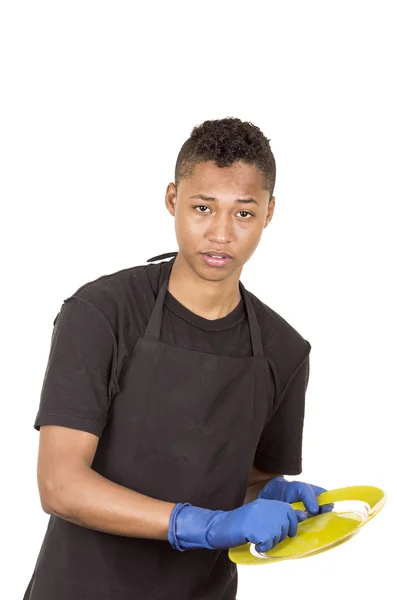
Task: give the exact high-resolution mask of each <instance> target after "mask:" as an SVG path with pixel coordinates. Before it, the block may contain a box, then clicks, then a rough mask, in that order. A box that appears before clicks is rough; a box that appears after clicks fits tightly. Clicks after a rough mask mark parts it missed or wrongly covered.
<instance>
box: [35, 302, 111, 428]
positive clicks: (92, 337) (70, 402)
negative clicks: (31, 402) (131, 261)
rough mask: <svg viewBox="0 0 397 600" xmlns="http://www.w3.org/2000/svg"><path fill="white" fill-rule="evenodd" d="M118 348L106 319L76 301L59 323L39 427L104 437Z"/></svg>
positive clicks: (65, 306)
mask: <svg viewBox="0 0 397 600" xmlns="http://www.w3.org/2000/svg"><path fill="white" fill-rule="evenodd" d="M116 356H117V343H116V338H115V336H114V334H113V331H112V329H111V327H110V325H109V323H108V321H107V319H106V317H105V315H104V314H103V313H102V312H101V311H100V310H99V309H98V308H96V307H95V306H94V305H93V304H92V303H90V302H88V301H86V300H83V299H81V298H79V297H77V296H71V297H70V298H68V299H67V300H65V302H64V304H63V306H62V308H61V310H60V312H59V313H58V315H57V317H56V319H55V321H54V329H53V332H52V338H51V348H50V353H49V358H48V364H47V368H46V372H45V375H44V382H43V386H42V390H41V396H40V406H39V410H38V413H37V416H36V420H35V423H34V427H35V429H37V430H39V429H40V427H41V425H61V426H64V427H70V428H72V429H80V430H83V431H87V432H89V433H93V434H95V435H97V436H98V437H100V435H101V434H102V431H103V428H104V426H105V424H106V421H107V414H108V410H109V405H110V401H111V398H112V396H113V395H114V394H115V393H116V392H117V391H119V390H118V385H117V380H116V376H115V365H116Z"/></svg>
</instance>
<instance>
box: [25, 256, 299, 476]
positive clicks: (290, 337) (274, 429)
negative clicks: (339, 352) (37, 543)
mask: <svg viewBox="0 0 397 600" xmlns="http://www.w3.org/2000/svg"><path fill="white" fill-rule="evenodd" d="M166 266H167V263H166V262H161V263H157V264H156V263H151V264H148V265H143V266H136V267H131V268H129V269H124V270H122V271H118V272H116V273H113V274H111V275H105V276H103V277H100V278H98V279H96V280H95V281H92V282H89V283H87V284H85V285H83V286H82V287H80V288H79V289H78V290H77V291H76V292H75V294H73V295H72V296H70V297H69V298H67V299H66V300H65V301H64V303H63V306H62V307H61V310H60V312H59V313H58V315H57V317H56V319H55V321H54V329H53V333H52V340H51V348H50V355H49V359H48V365H47V369H46V372H45V376H44V382H43V387H42V392H41V399H40V406H39V411H38V414H37V417H36V420H35V423H34V426H35V428H36V429H40V426H41V425H61V426H64V427H70V428H73V429H79V430H82V431H87V432H90V433H93V434H95V435H97V436H99V437H100V436H101V433H102V431H103V429H104V427H105V425H106V420H107V413H108V410H109V407H110V405H111V403H112V401H113V398H114V397H115V395H116V394H117V392H118V391H119V389H120V388H119V385H118V381H119V376H120V373H121V371H122V369H123V366H124V365H125V364H126V362H127V360H128V358H129V356H130V354H131V352H132V351H133V349H134V346H135V344H136V342H137V340H138V338H139V337H141V336H143V334H144V331H145V328H146V325H147V323H148V320H149V317H150V314H151V312H152V310H153V307H154V304H155V301H156V297H157V294H158V292H159V282H160V281H161V278H160V275H161V273H162V270H163V269H164V268H165V267H166ZM248 293H249V294H250V297H251V300H252V302H253V306H254V310H255V313H256V316H257V318H258V322H259V326H260V329H261V335H262V341H263V347H264V352H265V354H266V356H267V357H268V359H269V362H270V364H271V367H272V372H273V376H274V380H275V388H276V395H275V398H274V401H273V414H272V417H271V418H270V420H269V421H268V423H267V424H266V426H265V427H264V429H263V432H262V436H261V439H260V442H259V444H258V447H257V451H256V455H255V460H254V464H255V466H257V467H258V468H259V469H261V470H263V471H265V472H269V473H284V474H286V475H297V474H300V473H301V472H302V464H301V460H302V432H303V421H304V410H305V393H306V388H307V384H308V378H309V353H310V344H309V342H308V341H306V340H305V339H304V338H303V337H302V336H301V335H300V334H299V333H298V332H297V331H296V330H295V329H294V328H293V327H292V326H291V325H290V324H289V323H288V322H287V321H285V320H284V319H283V318H282V317H281V316H280V315H278V314H277V313H276V312H275V311H273V310H272V309H271V308H269V307H268V306H267V305H265V304H264V303H263V302H261V301H260V300H259V299H258V298H256V296H254V295H253V294H251V293H250V292H248ZM160 340H161V341H162V342H163V343H165V344H169V345H172V346H178V347H180V348H184V349H186V350H193V351H199V352H205V353H210V354H217V355H224V356H251V355H252V347H251V340H250V333H249V328H248V320H247V315H246V310H245V306H244V302H243V300H242V299H241V300H240V304H239V305H238V306H237V307H236V308H235V309H234V310H233V311H232V312H231V313H229V314H228V315H227V316H225V317H223V318H220V319H215V320H208V319H205V318H203V317H201V316H199V315H196V314H194V313H193V312H191V311H190V310H189V309H187V308H186V307H185V306H183V305H182V304H181V303H180V302H178V300H177V299H176V298H175V297H173V296H172V295H171V293H170V292H169V291H167V294H166V298H165V303H164V308H163V323H162V329H161V334H160Z"/></svg>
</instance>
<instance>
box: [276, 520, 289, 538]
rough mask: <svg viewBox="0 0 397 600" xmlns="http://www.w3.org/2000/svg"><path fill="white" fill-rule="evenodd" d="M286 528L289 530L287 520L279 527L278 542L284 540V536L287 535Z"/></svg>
mask: <svg viewBox="0 0 397 600" xmlns="http://www.w3.org/2000/svg"><path fill="white" fill-rule="evenodd" d="M288 530H289V521H288V522H287V523H284V525H283V526H282V527H281V535H280V538H279V540H278V543H280V542H282V541H283V540H285V538H286V537H287V535H288Z"/></svg>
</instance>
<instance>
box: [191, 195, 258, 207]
mask: <svg viewBox="0 0 397 600" xmlns="http://www.w3.org/2000/svg"><path fill="white" fill-rule="evenodd" d="M189 198H191V199H197V200H205V201H206V202H217V199H216V198H213V197H212V196H204V194H195V195H194V196H189ZM235 202H238V203H239V204H257V205H258V206H260V204H259V202H258V201H257V200H255V198H237V199H236V200H235Z"/></svg>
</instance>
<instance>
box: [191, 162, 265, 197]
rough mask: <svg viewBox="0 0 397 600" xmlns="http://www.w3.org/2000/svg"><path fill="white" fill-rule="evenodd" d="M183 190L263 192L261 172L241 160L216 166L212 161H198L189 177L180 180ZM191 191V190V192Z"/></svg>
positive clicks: (204, 192) (240, 192)
mask: <svg viewBox="0 0 397 600" xmlns="http://www.w3.org/2000/svg"><path fill="white" fill-rule="evenodd" d="M180 185H181V187H183V189H184V190H186V191H187V190H189V193H190V192H192V190H197V193H198V192H201V193H203V194H206V193H211V191H212V192H214V190H215V189H218V190H228V191H230V192H231V193H234V194H235V193H237V194H259V193H264V192H265V190H264V189H263V174H262V171H260V170H259V169H258V167H256V166H255V165H247V164H245V163H243V162H242V161H238V162H235V163H233V164H232V165H230V166H228V167H218V166H217V165H216V163H215V162H214V161H206V162H200V163H198V164H197V165H195V167H194V169H193V172H192V174H191V176H190V177H188V178H186V179H182V181H181V182H180ZM192 193H193V192H192Z"/></svg>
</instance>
